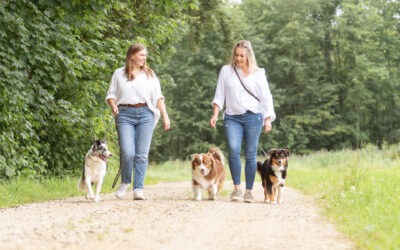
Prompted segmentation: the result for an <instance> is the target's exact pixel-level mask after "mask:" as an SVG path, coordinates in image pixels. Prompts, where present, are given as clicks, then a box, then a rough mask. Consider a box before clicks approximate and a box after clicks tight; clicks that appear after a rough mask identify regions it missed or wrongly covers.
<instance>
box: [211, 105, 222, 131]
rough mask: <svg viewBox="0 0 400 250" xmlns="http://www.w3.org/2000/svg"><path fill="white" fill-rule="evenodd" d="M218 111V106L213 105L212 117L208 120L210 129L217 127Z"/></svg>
mask: <svg viewBox="0 0 400 250" xmlns="http://www.w3.org/2000/svg"><path fill="white" fill-rule="evenodd" d="M219 110H220V108H219V106H218V105H217V104H215V103H213V116H212V117H211V119H210V127H211V128H215V127H216V125H217V121H218V114H219Z"/></svg>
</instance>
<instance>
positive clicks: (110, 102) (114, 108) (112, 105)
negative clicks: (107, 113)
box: [107, 98, 118, 116]
mask: <svg viewBox="0 0 400 250" xmlns="http://www.w3.org/2000/svg"><path fill="white" fill-rule="evenodd" d="M107 104H108V105H109V106H110V108H111V112H112V113H113V115H114V116H116V115H118V107H117V105H116V103H115V99H114V98H110V99H107Z"/></svg>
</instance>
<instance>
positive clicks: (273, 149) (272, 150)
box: [268, 148, 276, 155]
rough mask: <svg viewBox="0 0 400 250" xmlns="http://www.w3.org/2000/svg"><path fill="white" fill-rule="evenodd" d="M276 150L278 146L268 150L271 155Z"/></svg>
mask: <svg viewBox="0 0 400 250" xmlns="http://www.w3.org/2000/svg"><path fill="white" fill-rule="evenodd" d="M275 151H276V148H271V149H270V150H269V151H268V154H269V155H271V154H272V153H274V152H275Z"/></svg>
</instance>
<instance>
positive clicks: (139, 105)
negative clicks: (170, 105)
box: [118, 103, 147, 109]
mask: <svg viewBox="0 0 400 250" xmlns="http://www.w3.org/2000/svg"><path fill="white" fill-rule="evenodd" d="M146 105H147V104H146V103H136V104H133V105H132V104H120V105H118V106H122V107H129V108H136V109H137V108H141V107H144V106H146Z"/></svg>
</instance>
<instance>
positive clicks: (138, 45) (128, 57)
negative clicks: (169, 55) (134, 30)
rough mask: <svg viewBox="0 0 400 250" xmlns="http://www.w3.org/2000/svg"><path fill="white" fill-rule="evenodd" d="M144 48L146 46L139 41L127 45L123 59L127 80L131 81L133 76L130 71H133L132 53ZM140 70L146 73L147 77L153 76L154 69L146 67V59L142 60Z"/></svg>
mask: <svg viewBox="0 0 400 250" xmlns="http://www.w3.org/2000/svg"><path fill="white" fill-rule="evenodd" d="M142 50H146V51H147V48H146V46H144V45H143V44H141V43H135V44H132V45H131V46H129V48H128V51H127V52H126V59H125V76H126V77H127V78H128V80H129V81H132V80H133V79H134V78H135V77H134V75H133V73H132V71H133V61H132V59H131V58H132V55H134V54H136V53H138V52H139V51H142ZM142 70H143V71H144V73H145V74H146V76H147V78H150V77H154V71H153V70H152V69H151V68H149V67H147V65H146V61H145V62H144V65H143V66H142Z"/></svg>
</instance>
